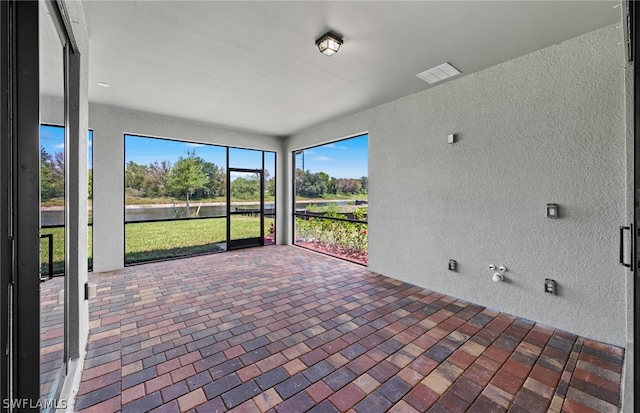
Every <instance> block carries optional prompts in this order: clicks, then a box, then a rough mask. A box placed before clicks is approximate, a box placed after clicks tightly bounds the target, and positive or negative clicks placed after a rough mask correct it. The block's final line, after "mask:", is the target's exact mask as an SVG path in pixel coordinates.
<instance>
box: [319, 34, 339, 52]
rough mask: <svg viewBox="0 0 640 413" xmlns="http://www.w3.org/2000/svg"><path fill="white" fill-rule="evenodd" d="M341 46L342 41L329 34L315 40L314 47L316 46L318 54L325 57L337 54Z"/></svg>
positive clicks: (336, 36)
mask: <svg viewBox="0 0 640 413" xmlns="http://www.w3.org/2000/svg"><path fill="white" fill-rule="evenodd" d="M341 45H342V39H341V38H340V36H338V35H336V34H335V33H331V32H327V33H325V34H323V35H322V36H320V38H319V39H318V40H316V46H318V49H319V50H320V53H322V54H326V55H327V56H331V55H332V54H336V53H338V49H339V48H340V46H341Z"/></svg>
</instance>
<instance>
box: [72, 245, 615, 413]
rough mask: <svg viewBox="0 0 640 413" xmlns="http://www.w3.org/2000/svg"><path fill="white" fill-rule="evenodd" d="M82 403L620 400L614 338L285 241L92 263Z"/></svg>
mask: <svg viewBox="0 0 640 413" xmlns="http://www.w3.org/2000/svg"><path fill="white" fill-rule="evenodd" d="M90 278H91V281H92V282H95V283H98V286H99V287H98V297H97V298H96V299H94V300H92V301H91V310H90V311H91V319H90V329H91V330H90V336H89V343H88V349H87V350H88V351H87V357H86V361H85V365H84V371H83V377H82V382H81V385H80V389H79V391H78V396H77V399H76V405H75V408H76V410H77V411H82V412H100V413H108V412H116V411H122V412H143V411H154V412H185V411H195V412H224V411H234V412H266V411H270V412H279V413H282V412H296V413H298V412H305V411H311V412H346V411H351V412H358V413H373V412H385V411H390V412H415V411H432V412H463V411H469V412H481V413H489V412H504V411H509V412H532V413H534V412H545V411H553V412H559V411H565V412H591V411H597V412H610V411H611V412H615V411H618V410H619V407H618V406H619V405H620V381H621V374H622V362H623V356H624V354H623V350H622V349H620V348H617V347H614V346H610V345H607V344H603V343H599V342H595V341H592V340H588V339H585V338H582V337H578V336H575V335H573V334H570V333H567V332H564V331H560V330H556V329H553V328H551V327H548V326H544V325H540V324H536V323H535V322H533V321H529V320H525V319H521V318H517V317H514V316H511V315H508V314H504V313H500V312H496V311H492V310H489V309H487V308H484V307H481V306H479V305H475V304H472V303H469V302H466V301H462V300H459V299H456V298H453V297H449V296H446V295H443V294H439V293H436V292H433V291H428V290H425V289H422V288H420V287H416V286H414V285H411V284H407V283H404V282H401V281H397V280H394V279H391V278H387V277H384V276H382V275H379V274H375V273H371V272H369V271H368V270H367V269H366V268H364V267H362V266H358V265H355V264H351V263H347V262H343V261H340V260H337V259H334V258H329V257H325V256H321V255H319V254H316V253H313V252H310V251H306V250H303V249H300V248H296V247H290V246H275V247H273V246H272V247H264V248H254V249H247V250H241V251H234V252H227V253H223V254H216V255H208V256H200V257H194V258H188V259H182V260H175V261H168V262H162V263H153V264H146V265H139V266H134V267H128V268H125V269H124V270H120V271H114V272H110V273H99V274H92V275H91V276H90Z"/></svg>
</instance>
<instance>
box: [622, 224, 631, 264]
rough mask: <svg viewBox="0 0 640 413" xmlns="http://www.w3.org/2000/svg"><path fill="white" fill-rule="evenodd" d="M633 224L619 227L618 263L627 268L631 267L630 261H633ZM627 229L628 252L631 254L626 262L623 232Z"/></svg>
mask: <svg viewBox="0 0 640 413" xmlns="http://www.w3.org/2000/svg"><path fill="white" fill-rule="evenodd" d="M632 228H633V225H629V226H628V227H620V265H623V266H625V267H627V268H631V263H632V262H633V230H632ZM625 231H629V253H630V256H631V258H632V259H631V261H630V262H629V263H628V264H627V263H626V262H624V232H625Z"/></svg>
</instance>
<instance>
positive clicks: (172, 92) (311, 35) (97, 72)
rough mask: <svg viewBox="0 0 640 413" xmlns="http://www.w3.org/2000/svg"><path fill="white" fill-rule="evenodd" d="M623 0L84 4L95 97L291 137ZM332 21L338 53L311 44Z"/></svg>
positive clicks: (569, 29) (541, 40) (567, 28)
mask: <svg viewBox="0 0 640 413" xmlns="http://www.w3.org/2000/svg"><path fill="white" fill-rule="evenodd" d="M616 4H619V2H615V1H606V2H595V1H587V2H578V1H555V2H544V1H533V2H523V1H516V2H506V1H501V2H485V1H469V2H462V1H447V2H434V1H409V2H401V1H375V2H367V1H352V2H348V1H329V2H327V1H322V2H309V1H297V2H287V1H276V2H271V1H255V2H247V1H229V2H222V1H104V2H103V1H85V2H84V10H85V13H86V17H87V21H88V26H89V35H90V54H89V59H90V70H89V71H90V87H89V96H90V100H91V101H92V102H98V103H104V104H109V105H115V106H119V107H124V108H129V109H135V110H141V111H146V112H152V113H159V114H163V115H170V116H175V117H180V118H186V119H192V120H196V121H201V122H207V123H213V124H217V125H220V126H224V127H228V128H234V129H242V130H248V131H254V132H259V133H263V134H268V135H277V136H286V135H290V134H293V133H296V132H299V131H300V130H302V129H304V128H306V127H309V126H312V125H315V124H318V123H321V122H324V121H327V120H330V119H333V118H336V117H340V116H344V115H348V114H351V113H355V112H358V111H361V110H364V109H367V108H370V107H373V106H376V105H379V104H382V103H384V102H388V101H391V100H394V99H397V98H400V97H402V96H406V95H409V94H411V93H415V92H418V91H421V90H424V89H428V88H430V87H437V86H438V84H436V85H432V86H430V85H429V84H427V83H426V82H424V81H422V80H420V79H419V78H417V77H416V74H417V73H420V72H422V71H424V70H426V69H429V68H431V67H433V66H437V65H439V64H441V63H444V62H449V63H451V64H452V65H453V66H455V67H456V68H457V69H459V70H460V71H461V72H462V75H459V76H464V75H467V74H470V73H473V72H476V71H478V70H482V69H484V68H487V67H490V66H493V65H496V64H498V63H501V62H504V61H507V60H510V59H513V58H515V57H518V56H522V55H524V54H527V53H530V52H532V51H535V50H539V49H541V48H544V47H547V46H550V45H552V44H555V43H558V42H561V41H563V40H566V39H569V38H572V37H575V36H578V35H580V34H583V33H586V32H589V31H592V30H595V29H598V28H600V27H603V26H606V25H610V24H613V23H616V22H619V21H620V8H619V7H618V8H614V6H615V5H616ZM328 29H331V30H333V31H335V32H337V33H339V34H341V35H343V37H344V44H343V46H342V48H341V49H340V51H339V52H338V54H336V55H334V56H331V57H327V56H324V55H322V54H321V53H320V52H319V51H318V49H317V48H316V47H315V44H314V42H315V39H316V38H317V37H319V36H320V35H321V34H323V33H324V32H325V31H327V30H328ZM621 33H622V30H621ZM621 41H622V34H621ZM620 47H622V46H620ZM621 64H622V63H621ZM459 76H458V77H459ZM454 79H456V78H453V79H451V80H448V81H452V80H454ZM97 82H107V83H110V84H111V87H110V88H102V87H100V86H98V85H97Z"/></svg>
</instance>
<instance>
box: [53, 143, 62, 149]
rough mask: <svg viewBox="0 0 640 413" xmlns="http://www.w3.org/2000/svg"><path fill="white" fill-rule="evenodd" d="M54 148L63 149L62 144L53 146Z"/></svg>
mask: <svg viewBox="0 0 640 413" xmlns="http://www.w3.org/2000/svg"><path fill="white" fill-rule="evenodd" d="M54 148H56V149H64V143H59V144H57V145H56V146H54Z"/></svg>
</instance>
